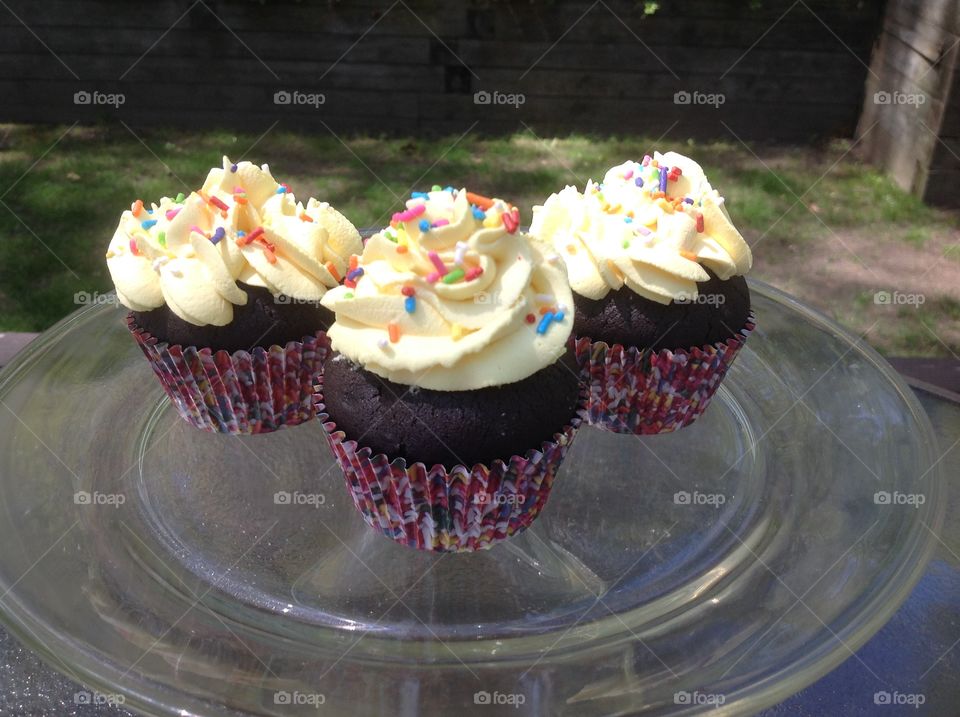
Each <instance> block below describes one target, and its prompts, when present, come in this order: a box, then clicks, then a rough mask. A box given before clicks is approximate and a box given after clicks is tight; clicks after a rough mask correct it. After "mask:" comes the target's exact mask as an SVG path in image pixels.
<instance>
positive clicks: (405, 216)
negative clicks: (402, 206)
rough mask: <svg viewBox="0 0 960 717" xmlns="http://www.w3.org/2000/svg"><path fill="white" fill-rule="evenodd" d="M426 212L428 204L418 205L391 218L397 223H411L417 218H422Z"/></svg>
mask: <svg viewBox="0 0 960 717" xmlns="http://www.w3.org/2000/svg"><path fill="white" fill-rule="evenodd" d="M425 211H427V205H426V204H416V205H414V206H412V207H410V209H407V210H406V211H403V212H397V213H396V214H394V215H393V217H391V218H392V220H393V221H395V222H409V221H411V220H413V219H416V218H417V217H419V216H420V215H421V214H423V213H424V212H425Z"/></svg>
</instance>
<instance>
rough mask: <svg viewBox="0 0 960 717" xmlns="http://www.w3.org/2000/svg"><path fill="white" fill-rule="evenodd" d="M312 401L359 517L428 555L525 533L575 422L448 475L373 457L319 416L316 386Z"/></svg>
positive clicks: (399, 460)
mask: <svg viewBox="0 0 960 717" xmlns="http://www.w3.org/2000/svg"><path fill="white" fill-rule="evenodd" d="M321 382H322V381H321ZM315 401H316V410H317V418H318V419H319V421H320V423H321V425H322V426H323V428H324V435H325V436H326V439H327V443H329V445H330V448H331V450H332V451H333V455H334V457H336V459H337V462H338V463H339V464H340V468H341V469H342V470H343V475H344V478H345V479H346V482H347V488H348V489H349V491H350V496H351V497H352V498H353V502H354V504H355V505H356V506H357V509H358V510H359V511H360V513H361V515H363V519H364V520H365V521H366V522H367V524H368V525H369V526H370V527H372V528H374V529H375V530H377V531H378V532H380V533H382V534H383V535H385V536H386V537H388V538H391V539H392V540H394V541H396V542H398V543H400V544H401V545H406V546H408V547H411V548H416V549H418V550H429V551H434V552H473V551H476V550H485V549H487V548H489V547H491V546H492V545H495V544H496V543H499V542H501V541H503V540H506V539H507V538H509V537H510V536H512V535H516V534H518V533H521V532H523V531H524V530H526V529H527V528H528V527H529V526H530V524H531V523H533V521H534V520H535V519H536V517H537V516H538V515H539V514H540V511H541V510H543V506H544V505H545V504H546V502H547V498H548V497H549V496H550V489H551V487H552V486H553V479H554V476H555V475H556V472H557V469H558V468H559V467H560V464H561V463H562V462H563V459H564V456H566V454H567V451H568V450H569V448H570V445H571V443H572V442H573V439H574V436H575V435H576V431H577V427H578V426H579V424H580V421H579V419H577V418H574V419H572V420H571V423H570V425H568V426H566V427H564V428H563V430H561V431H560V432H559V433H557V434H555V435H554V437H553V441H549V442H545V443H544V444H543V445H542V446H541V447H540V449H539V450H529V451H527V452H526V453H525V454H524V455H523V456H512V457H510V458H509V459H508V460H507V461H506V462H504V461H502V460H496V461H494V462H493V464H492V465H490V466H489V467H488V466H485V465H483V464H479V463H478V464H477V465H475V466H473V467H472V468H467V467H466V466H462V465H457V466H455V467H453V468H452V469H451V470H449V471H448V470H447V469H446V468H444V467H443V466H441V465H435V466H433V467H432V468H428V467H427V466H425V465H424V464H423V463H421V462H417V463H413V464H411V465H408V464H407V461H406V460H404V459H403V458H396V459H393V460H391V459H390V458H389V457H388V456H386V455H384V454H382V453H380V454H376V455H374V454H373V451H372V450H371V449H370V448H362V447H360V446H359V445H358V444H357V442H356V441H352V440H348V439H347V437H346V435H345V434H344V432H343V431H339V430H337V426H336V424H335V423H333V421H331V420H330V417H329V416H328V415H327V413H326V412H325V407H324V404H323V390H322V385H318V386H317V388H316V396H315Z"/></svg>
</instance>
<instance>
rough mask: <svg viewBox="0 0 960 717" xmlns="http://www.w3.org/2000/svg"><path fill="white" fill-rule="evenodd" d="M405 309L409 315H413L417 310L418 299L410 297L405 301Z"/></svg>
mask: <svg viewBox="0 0 960 717" xmlns="http://www.w3.org/2000/svg"><path fill="white" fill-rule="evenodd" d="M403 308H404V310H405V311H406V312H407V313H408V314H412V313H413V312H414V311H416V310H417V298H416V297H415V296H408V297H407V298H406V299H404V300H403Z"/></svg>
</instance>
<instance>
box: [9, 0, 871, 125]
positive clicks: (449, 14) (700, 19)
mask: <svg viewBox="0 0 960 717" xmlns="http://www.w3.org/2000/svg"><path fill="white" fill-rule="evenodd" d="M660 5H661V7H660V9H659V10H658V11H657V12H656V13H654V14H653V15H646V14H645V13H644V3H641V2H635V1H633V0H607V1H606V2H603V1H601V2H593V3H590V2H564V1H562V0H553V1H550V0H533V2H531V1H530V0H516V1H515V2H505V1H500V2H476V1H474V2H441V1H440V0H436V1H433V2H427V1H426V0H419V1H418V0H407V1H406V2H404V1H403V0H397V2H391V0H381V1H380V2H374V1H371V0H357V1H356V2H309V1H308V0H303V1H302V2H293V1H292V0H265V2H263V3H258V2H252V1H251V0H155V1H154V2H152V3H150V4H143V5H141V4H139V3H129V2H122V1H120V0H112V1H111V0H77V1H76V2H72V1H68V0H50V1H48V2H33V1H29V2H28V1H26V0H7V3H6V8H7V9H4V8H0V93H2V97H3V102H2V104H0V120H2V121H42V122H72V121H74V120H78V119H79V120H81V121H85V122H86V121H96V120H102V119H108V120H115V119H122V120H123V121H125V122H128V123H131V124H166V125H173V126H226V127H231V126H233V127H243V128H250V129H256V128H260V127H263V128H266V127H267V126H269V125H270V124H272V123H273V122H274V121H277V120H280V121H281V122H283V124H284V126H286V127H303V128H316V129H318V130H322V129H323V125H324V124H325V125H327V126H328V127H330V128H331V129H333V130H335V131H338V132H339V131H377V132H379V131H385V132H403V133H409V132H436V133H440V132H443V133H460V132H463V131H464V130H465V129H467V128H468V127H471V126H473V123H474V122H476V123H477V124H476V126H475V128H476V130H478V131H482V132H490V133H496V132H509V131H514V130H517V129H523V127H524V125H528V126H530V127H533V128H536V130H537V131H538V132H540V131H542V132H566V131H574V130H577V131H585V130H587V131H589V130H596V131H601V132H642V133H646V134H649V135H653V136H658V135H661V134H662V133H664V132H670V134H671V135H673V136H695V137H727V138H730V137H731V133H733V134H736V135H737V136H739V137H742V138H744V139H746V138H763V139H771V140H790V141H795V140H799V141H802V140H807V139H810V138H813V137H818V136H851V135H852V133H853V131H854V129H855V127H856V123H857V118H858V115H859V111H860V107H861V105H862V102H863V92H864V82H865V77H866V74H867V69H866V63H868V62H869V59H870V51H871V47H872V45H873V42H874V39H875V37H876V34H877V32H878V31H879V27H880V20H881V18H882V7H881V5H882V2H881V1H880V0H876V1H873V2H870V1H869V0H868V1H866V2H861V3H857V2H852V1H846V0H841V1H839V2H837V1H836V0H761V1H760V2H755V1H754V2H751V0H727V1H726V2H713V1H710V0H676V1H673V0H661V2H660ZM284 92H286V93H289V95H283V94H282V93H284ZM484 92H487V93H490V94H489V95H484V94H482V93H484ZM78 93H80V94H78ZM83 93H87V94H83ZM277 93H281V94H279V95H278V94H277ZM295 93H298V94H295ZM477 93H481V94H479V95H478V94H477ZM678 93H679V94H678ZM120 96H122V100H123V103H122V104H119V102H120V99H119V98H120ZM286 97H289V99H290V102H289V103H283V99H284V98H286ZM275 98H276V101H275ZM487 98H489V99H490V102H489V103H486V104H484V103H483V100H484V99H487ZM321 99H322V103H321ZM85 100H86V101H85ZM521 100H522V103H521ZM685 100H686V102H685ZM278 102H279V103H278Z"/></svg>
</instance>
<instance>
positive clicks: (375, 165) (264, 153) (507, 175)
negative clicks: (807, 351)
mask: <svg viewBox="0 0 960 717" xmlns="http://www.w3.org/2000/svg"><path fill="white" fill-rule="evenodd" d="M64 130H65V128H64V127H49V128H33V127H24V126H6V127H2V128H0V202H2V203H0V330H7V331H11V330H12V331H40V330H43V329H45V328H47V327H48V326H50V325H51V324H53V323H54V322H55V321H57V320H58V319H60V318H62V317H63V316H65V315H66V314H68V313H69V312H71V311H73V310H74V309H75V308H76V306H75V303H74V299H73V297H74V294H75V293H76V292H79V291H87V292H93V291H100V292H103V291H107V290H109V289H110V288H111V286H110V280H109V276H108V274H107V271H106V266H105V264H104V259H103V253H104V249H105V247H106V244H107V241H108V240H109V238H110V236H111V235H112V233H113V230H114V228H115V226H116V223H117V219H118V217H119V214H120V212H121V211H122V210H123V209H124V208H125V207H127V206H129V204H130V203H131V202H132V201H133V200H134V199H136V198H138V197H139V198H143V199H144V200H150V199H154V198H158V197H160V196H162V195H175V194H176V193H177V192H180V191H185V192H187V191H189V190H190V189H193V188H196V187H198V186H199V185H200V183H201V182H202V180H203V178H204V176H205V175H206V172H207V170H208V169H209V168H210V167H211V166H216V165H219V163H220V156H221V155H222V154H224V153H226V154H228V155H229V156H230V157H231V158H232V159H234V160H236V159H240V158H244V159H250V160H253V161H256V162H267V163H269V164H270V166H271V169H272V170H273V172H274V175H275V176H276V177H277V178H278V180H280V181H285V182H287V183H288V184H290V186H291V187H292V188H293V190H294V191H295V193H296V194H297V196H298V197H304V198H306V197H307V196H311V195H312V196H316V197H318V198H319V199H323V200H326V201H329V202H331V203H332V204H333V205H334V206H336V207H337V208H338V209H340V210H341V211H343V212H344V213H345V214H346V215H347V216H348V217H349V218H351V219H352V220H353V221H354V222H355V223H356V224H357V225H358V226H370V225H376V224H380V223H383V222H384V221H386V219H387V218H388V217H389V215H390V213H391V212H393V211H396V209H397V208H398V207H399V206H400V203H401V201H402V200H403V199H404V198H406V196H407V195H408V194H409V192H410V191H411V190H420V189H423V188H424V187H429V186H430V185H432V184H441V185H447V184H454V185H457V186H467V187H470V188H473V189H475V190H476V191H478V192H481V193H485V194H494V195H497V196H502V197H505V198H508V199H510V200H511V201H513V202H514V203H515V204H517V205H518V206H519V207H520V208H521V213H522V215H523V219H524V221H525V222H526V221H529V216H530V213H529V208H530V207H531V206H532V205H533V204H535V203H539V202H540V201H542V200H543V199H544V198H545V197H546V196H547V195H548V194H550V193H551V192H552V191H556V190H557V189H559V188H562V187H563V186H564V185H565V184H577V185H580V186H582V185H583V183H584V182H585V181H586V180H587V178H591V177H592V178H595V179H600V178H601V177H602V175H603V172H604V171H605V169H606V168H607V167H609V166H611V165H613V164H618V163H620V162H622V161H623V160H625V159H628V158H636V157H639V156H641V155H642V154H643V153H644V152H647V151H649V150H650V149H651V147H650V145H649V144H648V141H649V140H646V139H645V138H642V137H630V138H625V139H624V138H610V137H601V138H597V137H586V136H571V137H565V138H557V139H552V138H551V139H546V138H540V137H537V136H536V135H534V134H533V133H532V132H524V133H520V134H516V135H513V136H509V137H501V138H488V137H480V136H473V135H468V136H466V137H463V138H459V141H458V138H457V137H444V138H432V139H428V138H400V139H397V138H375V137H342V138H337V137H334V136H333V135H331V134H329V133H328V132H326V131H321V132H319V133H315V134H303V133H297V134H294V133H288V132H284V131H281V130H279V129H277V130H274V131H272V132H270V133H268V134H267V135H266V136H264V137H263V138H262V139H260V141H259V142H257V139H258V137H257V135H256V134H244V135H236V134H232V133H229V132H222V131H204V132H189V131H183V130H176V131H162V130H152V131H145V132H142V133H140V138H141V139H142V140H143V142H141V141H140V139H138V138H136V137H134V136H133V135H132V134H131V133H130V132H129V131H127V130H126V129H125V128H123V127H122V126H121V127H119V128H111V129H109V130H107V129H95V128H81V127H77V128H74V129H73V130H72V131H70V132H69V133H68V134H67V135H66V136H64V137H63V138H62V139H61V140H60V141H59V142H58V143H56V146H53V147H52V149H51V146H52V145H54V143H55V142H56V141H57V138H58V137H60V136H61V135H62V134H63V132H64ZM255 142H256V144H255V146H253V148H252V150H251V146H252V145H254V143H255ZM672 147H673V148H675V149H678V150H680V151H683V152H684V153H686V154H689V155H691V156H693V157H694V158H695V159H697V160H698V161H700V162H701V164H703V165H704V167H705V169H706V170H707V173H708V176H709V177H710V179H711V181H712V183H713V185H714V186H715V187H718V188H720V189H721V191H722V193H723V194H724V195H725V196H726V197H727V200H728V207H729V209H730V212H731V214H732V216H733V218H734V221H735V222H736V223H737V225H738V226H739V227H740V229H741V231H742V232H743V233H744V235H745V236H746V237H747V238H748V240H749V241H750V242H751V243H752V244H754V251H755V256H756V260H757V261H756V269H755V271H754V273H753V275H754V276H756V277H757V278H761V279H765V280H768V281H770V282H771V283H774V284H776V285H778V286H781V287H782V288H784V289H785V290H787V291H790V292H792V293H796V294H798V295H799V296H800V297H801V298H802V299H804V300H805V301H808V302H809V303H812V304H813V305H815V306H817V307H818V308H819V309H820V310H821V311H824V312H826V313H828V314H830V315H831V316H833V317H834V318H836V319H838V320H840V321H842V322H844V323H846V324H847V325H849V326H850V327H851V328H852V329H853V330H855V331H860V332H865V331H866V330H867V329H868V328H870V327H871V325H873V326H874V327H875V328H874V329H873V330H872V331H871V332H870V333H869V334H868V335H867V340H868V341H871V342H872V343H873V344H874V345H875V346H877V347H878V348H880V349H881V350H882V351H884V352H887V353H892V354H924V355H950V353H951V352H953V353H960V281H956V277H957V276H958V275H960V247H958V244H957V241H958V237H960V231H958V222H957V219H956V217H955V216H954V215H951V214H948V213H945V212H941V211H937V210H934V209H930V208H928V207H926V206H924V205H923V204H922V203H921V202H919V201H918V200H916V199H914V198H913V197H911V196H910V195H907V194H905V193H904V192H902V191H900V190H899V189H897V188H896V187H895V186H894V185H893V184H892V183H891V182H890V181H889V180H888V179H887V178H886V177H884V176H883V175H881V174H880V173H878V172H876V171H875V170H873V169H871V168H869V167H867V166H865V165H863V164H860V163H859V162H857V161H856V160H854V159H853V158H852V156H851V155H847V154H846V151H847V149H848V146H847V144H846V143H839V142H838V143H835V144H834V145H831V146H826V147H819V148H796V149H791V148H771V147H755V148H746V147H744V146H743V145H741V144H739V142H737V141H736V140H734V139H733V138H731V140H730V141H729V142H724V143H712V144H694V143H688V144H684V145H681V146H679V147H678V146H676V145H672ZM667 148H668V147H660V149H667ZM838 160H839V162H838ZM834 163H837V164H836V166H833V167H832V169H831V166H832V165H834ZM828 169H829V170H830V171H829V172H828ZM827 172H828V173H827ZM825 173H827V174H826V175H825ZM4 192H5V193H4ZM834 259H835V260H836V261H834ZM907 260H910V261H914V262H915V264H916V267H917V269H916V270H914V269H912V268H911V269H907V268H906V266H907V264H904V262H906V261H907ZM891 261H892V262H893V263H892V265H891V266H888V264H890V262H891ZM899 266H904V267H905V268H904V270H903V271H902V272H900V275H899V276H898V267H899ZM909 266H911V267H912V266H913V264H909ZM927 266H930V267H932V268H931V269H929V270H927V272H926V273H923V272H922V271H921V269H922V268H923V267H927ZM834 269H836V271H834ZM921 274H922V276H921ZM950 275H952V276H953V277H954V280H953V281H952V282H951V281H950V280H949V278H948V277H949V276H950ZM945 277H947V278H945ZM918 287H919V288H918ZM878 290H889V291H894V290H900V291H917V290H924V291H925V292H926V294H927V295H926V296H925V303H924V304H923V306H921V307H920V308H919V309H915V308H912V307H899V308H897V307H889V306H887V307H883V306H877V305H875V304H874V302H873V294H874V292H875V291H878ZM878 320H879V324H878Z"/></svg>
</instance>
